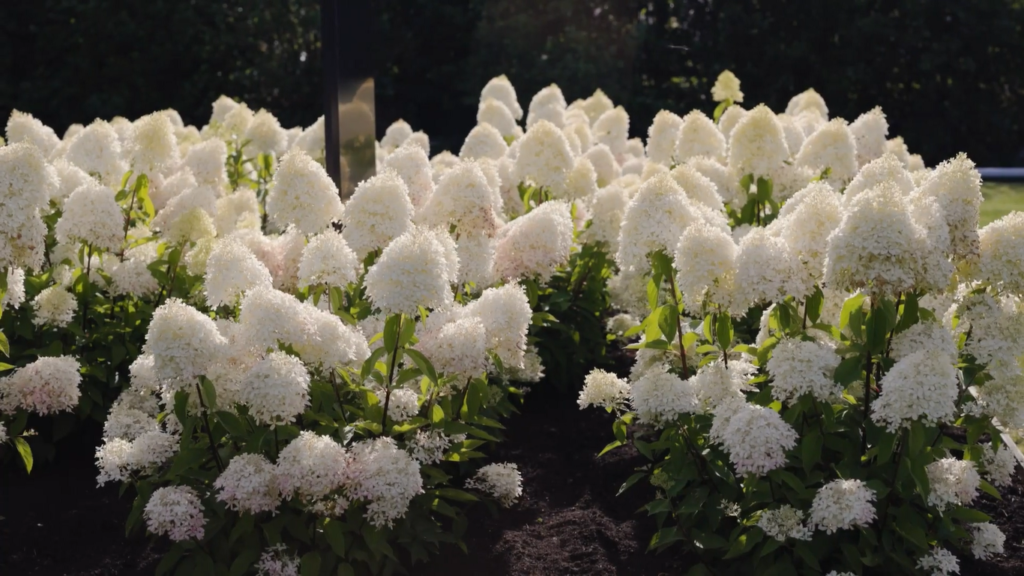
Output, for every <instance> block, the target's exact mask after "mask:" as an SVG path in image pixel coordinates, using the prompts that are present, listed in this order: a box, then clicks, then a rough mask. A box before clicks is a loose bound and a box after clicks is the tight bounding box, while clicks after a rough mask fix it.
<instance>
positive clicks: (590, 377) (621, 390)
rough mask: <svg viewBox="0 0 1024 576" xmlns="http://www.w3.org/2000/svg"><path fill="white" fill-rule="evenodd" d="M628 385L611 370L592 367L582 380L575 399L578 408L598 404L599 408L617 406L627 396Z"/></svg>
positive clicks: (621, 403) (622, 402) (619, 405)
mask: <svg viewBox="0 0 1024 576" xmlns="http://www.w3.org/2000/svg"><path fill="white" fill-rule="evenodd" d="M629 393H630V386H629V382H626V381H625V380H623V379H622V378H619V377H618V376H616V375H615V374H612V373H611V372H606V371H604V370H599V369H594V370H592V371H591V372H590V374H587V377H586V378H584V380H583V390H581V391H580V396H579V399H578V400H577V401H576V403H577V404H579V405H580V408H581V409H582V408H586V407H588V406H598V407H601V408H619V407H621V406H622V405H623V404H624V403H625V401H626V399H627V398H628V397H629Z"/></svg>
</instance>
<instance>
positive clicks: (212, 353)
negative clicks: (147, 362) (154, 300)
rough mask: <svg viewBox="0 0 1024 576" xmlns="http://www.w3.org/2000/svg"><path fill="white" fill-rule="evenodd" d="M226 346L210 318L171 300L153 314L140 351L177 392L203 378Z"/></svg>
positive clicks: (176, 300) (159, 376)
mask: <svg viewBox="0 0 1024 576" xmlns="http://www.w3.org/2000/svg"><path fill="white" fill-rule="evenodd" d="M226 344H227V341H226V340H225V339H224V337H223V336H221V334H220V332H218V331H217V325H216V324H215V323H214V322H213V320H212V319H211V318H210V317H209V316H207V315H205V314H203V313H201V312H199V311H198V310H196V309H195V308H192V307H191V306H189V305H187V304H185V303H184V302H182V301H181V300H179V299H177V298H170V299H168V300H167V302H165V303H164V304H163V305H161V306H160V307H159V308H157V309H156V311H155V312H154V313H153V320H152V321H151V322H150V324H149V330H148V331H147V332H146V344H145V345H144V346H143V351H144V352H145V353H147V354H152V355H153V367H154V369H155V371H156V375H157V377H158V378H159V379H160V380H161V381H162V382H164V383H165V384H166V385H168V386H170V387H171V388H179V389H180V388H187V387H189V386H191V385H192V384H193V383H194V382H195V379H196V378H198V377H199V376H202V375H203V374H205V373H206V370H207V369H208V368H209V366H210V365H211V364H212V363H214V362H217V361H218V359H219V357H220V352H221V350H222V349H223V347H224V346H225V345H226Z"/></svg>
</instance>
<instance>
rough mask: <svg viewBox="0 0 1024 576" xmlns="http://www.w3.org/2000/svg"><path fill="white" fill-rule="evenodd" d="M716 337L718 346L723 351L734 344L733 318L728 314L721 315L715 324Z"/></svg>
mask: <svg viewBox="0 0 1024 576" xmlns="http://www.w3.org/2000/svg"><path fill="white" fill-rule="evenodd" d="M715 335H716V336H717V337H718V346H719V347H720V348H721V349H722V350H728V349H729V346H730V345H731V344H732V337H733V332H732V318H731V317H730V316H729V315H728V314H719V315H718V321H717V322H716V323H715Z"/></svg>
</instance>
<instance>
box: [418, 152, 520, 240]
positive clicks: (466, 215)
mask: <svg viewBox="0 0 1024 576" xmlns="http://www.w3.org/2000/svg"><path fill="white" fill-rule="evenodd" d="M501 207H502V200H501V194H500V192H499V191H498V187H496V186H495V187H492V186H491V185H490V184H489V183H488V180H487V177H486V176H485V174H484V171H483V170H482V169H481V166H480V165H479V164H477V163H476V162H461V163H459V164H458V165H457V166H454V167H452V169H450V170H448V171H447V172H445V174H444V176H442V177H441V182H440V183H439V184H438V185H437V188H435V189H434V193H433V194H432V195H431V196H430V198H429V199H428V200H427V202H426V204H424V206H423V208H422V209H421V210H420V211H419V213H417V214H416V220H417V222H418V223H420V224H422V225H425V226H431V227H440V228H444V229H448V227H449V226H451V225H454V226H455V227H456V230H457V232H458V233H459V234H483V235H486V236H488V237H490V236H493V235H494V234H495V233H496V232H497V230H498V228H499V227H500V226H501V225H502V224H503V222H502V218H501V214H502V210H501Z"/></svg>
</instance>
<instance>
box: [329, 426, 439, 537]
mask: <svg viewBox="0 0 1024 576" xmlns="http://www.w3.org/2000/svg"><path fill="white" fill-rule="evenodd" d="M351 455H352V461H351V463H350V464H349V471H348V473H347V475H346V476H347V479H346V483H345V488H346V493H347V494H348V495H349V496H350V497H351V498H352V499H359V500H367V501H369V502H370V504H369V506H367V509H366V516H367V520H368V521H369V522H370V524H373V525H374V526H376V527H378V528H382V527H384V526H388V527H390V526H392V525H393V524H394V521H395V520H397V519H399V518H402V517H403V516H405V513H406V511H407V510H408V509H409V502H410V501H411V500H412V499H413V497H414V496H416V495H417V494H421V493H423V479H422V478H421V477H420V466H419V464H418V463H417V462H416V461H415V460H413V459H412V457H411V456H409V454H408V453H406V452H405V451H404V450H400V449H399V448H398V447H397V446H396V445H395V442H394V440H392V439H391V438H374V439H372V440H362V441H360V442H356V443H355V444H354V445H353V446H352V450H351Z"/></svg>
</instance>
